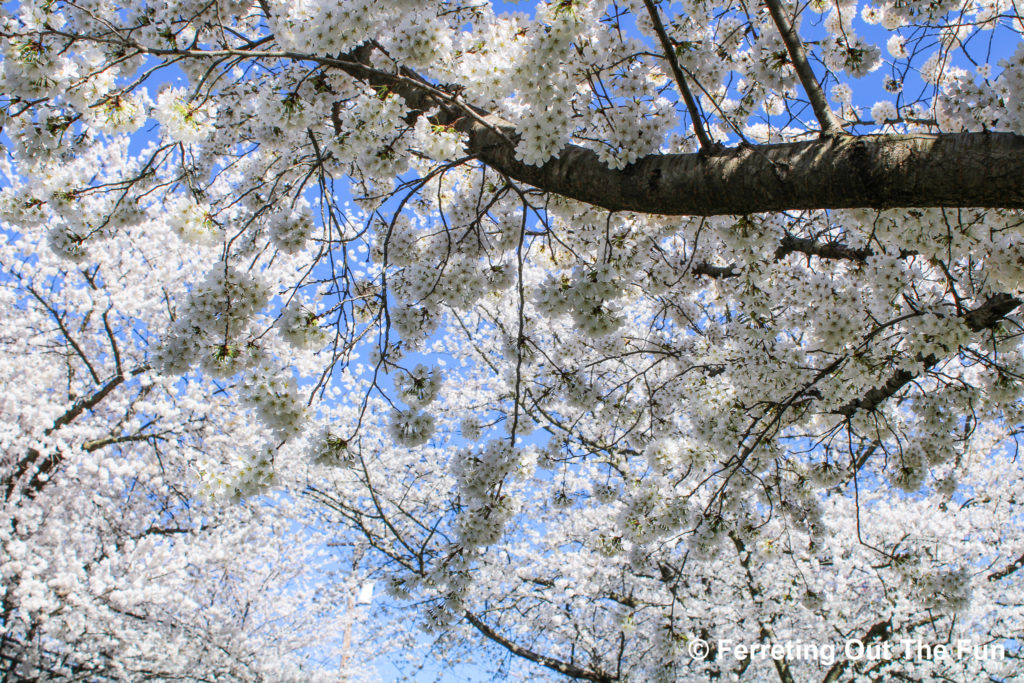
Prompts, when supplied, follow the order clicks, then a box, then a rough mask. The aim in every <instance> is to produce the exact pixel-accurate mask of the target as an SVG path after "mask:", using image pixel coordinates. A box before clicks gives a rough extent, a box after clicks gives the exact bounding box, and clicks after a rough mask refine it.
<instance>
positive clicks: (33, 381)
mask: <svg viewBox="0 0 1024 683" xmlns="http://www.w3.org/2000/svg"><path fill="white" fill-rule="evenodd" d="M146 234H147V239H146V240H142V241H140V240H139V236H140V235H139V234H138V233H133V231H124V232H122V233H119V234H118V236H116V237H114V238H112V239H113V240H114V242H112V243H111V245H110V246H111V247H112V248H111V249H109V250H105V251H104V252H103V253H100V254H97V255H96V257H95V258H93V259H92V260H90V261H89V262H88V263H86V262H85V261H84V260H83V259H82V258H76V260H73V261H68V260H67V259H66V258H65V257H64V256H63V255H58V254H57V253H56V252H54V251H53V249H52V248H51V243H48V242H47V241H46V240H42V241H40V240H39V239H34V238H32V237H29V236H24V235H16V234H10V233H9V234H5V235H3V236H2V237H0V239H2V244H0V264H2V271H0V297H2V300H0V308H2V310H3V319H2V322H0V344H2V347H3V361H2V366H0V377H2V382H3V387H4V392H3V395H2V397H0V443H2V444H3V448H2V453H3V458H2V460H0V481H2V487H0V500H2V504H0V576H2V577H3V580H2V582H0V584H2V588H0V604H2V613H0V628H2V630H0V671H2V672H4V677H5V680H7V679H8V677H11V676H13V677H15V678H17V679H18V680H24V679H30V678H35V679H40V678H42V679H45V680H81V679H83V678H88V679H90V680H140V679H143V678H149V679H161V680H167V679H174V680H211V679H214V678H216V679H217V680H239V681H253V680H270V681H282V680H295V681H310V680H321V679H323V680H328V679H329V680H337V675H338V673H339V669H338V667H339V666H341V665H342V660H344V661H345V662H346V663H345V664H344V666H343V668H342V673H343V674H344V673H347V675H349V680H353V681H354V680H358V679H357V676H358V675H359V672H360V671H364V672H366V673H369V672H370V671H372V665H370V664H369V662H368V660H369V659H372V658H371V657H369V656H368V654H367V651H366V650H364V649H363V648H362V645H361V644H360V643H361V635H360V634H361V622H362V621H363V619H364V617H365V615H364V614H363V612H364V611H365V610H364V609H363V608H357V607H356V605H355V603H354V602H353V601H352V600H351V599H350V598H351V596H353V595H354V594H355V591H358V590H359V584H358V581H359V576H358V575H353V574H352V573H351V572H350V569H351V566H350V564H349V563H348V561H347V560H346V559H345V557H344V555H343V554H342V552H341V551H342V550H343V549H335V548H332V547H331V545H330V544H332V543H334V542H335V541H336V540H337V535H336V534H335V533H333V532H331V533H325V531H324V526H323V524H322V520H320V519H318V517H317V515H316V514H315V511H314V510H311V509H310V506H309V505H308V504H304V502H303V499H301V498H298V499H297V498H294V497H288V496H284V497H282V496H281V495H280V494H278V495H276V496H274V497H264V498H258V499H252V500H250V501H248V502H246V503H244V504H233V503H231V502H230V501H225V500H222V501H218V500H216V499H214V498H213V497H211V495H210V489H211V487H212V488H219V489H224V488H226V487H228V486H229V485H231V482H230V481H228V480H223V481H220V480H218V477H220V476H221V475H222V473H230V474H231V475H232V477H234V478H237V479H238V481H239V482H240V484H239V485H241V486H249V485H250V484H249V483H247V481H248V480H246V479H245V477H246V473H250V475H249V476H258V473H259V472H260V470H259V468H258V467H256V466H255V465H254V464H249V463H237V462H236V460H237V459H238V458H239V457H254V456H255V457H259V454H260V453H264V454H265V453H266V451H267V448H266V446H265V445H264V440H266V439H272V438H273V437H272V435H271V434H270V432H269V430H268V429H266V428H262V427H260V426H259V424H258V423H256V421H255V419H254V417H253V416H252V414H251V413H252V409H251V408H249V407H248V406H247V405H246V404H244V403H239V402H238V401H236V400H235V399H234V398H232V395H231V393H230V392H227V391H224V390H217V389H216V388H215V387H214V386H212V385H210V384H208V383H204V382H202V381H198V380H197V378H196V377H186V378H178V377H172V376H161V375H159V374H157V373H156V371H155V370H154V368H153V354H152V353H151V351H152V349H150V348H149V347H150V344H149V342H148V339H149V337H151V336H152V335H160V334H163V333H164V332H166V328H167V326H168V325H169V324H170V321H171V320H172V319H173V314H174V309H173V307H172V306H171V301H172V299H171V298H170V293H171V292H173V291H174V289H175V288H176V287H177V286H179V285H180V281H181V279H182V277H184V276H185V274H187V273H189V272H191V271H190V270H189V269H188V268H186V266H187V265H189V264H192V263H194V262H195V261H196V260H198V259H202V258H203V257H204V253H203V251H202V250H197V249H196V248H195V247H194V245H191V244H189V243H188V242H184V241H182V240H181V239H180V238H179V237H177V236H176V235H175V233H174V232H173V230H171V229H170V228H169V227H167V226H166V225H165V224H162V223H161V222H159V221H154V222H151V223H149V224H148V225H147V226H146ZM150 238H157V239H156V240H155V241H150ZM79 256H81V255H79ZM254 423H255V424H254ZM277 457H279V458H280V457H285V454H283V453H278V454H277ZM232 481H234V479H232ZM262 483H265V482H261V484H262ZM228 493H229V495H233V494H234V488H231V490H230V491H229V492H228ZM353 629H355V634H356V639H355V640H352V637H351V635H350V636H349V638H348V642H344V634H345V633H349V634H351V633H352V631H353Z"/></svg>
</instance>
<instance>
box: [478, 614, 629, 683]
mask: <svg viewBox="0 0 1024 683" xmlns="http://www.w3.org/2000/svg"><path fill="white" fill-rule="evenodd" d="M463 616H464V617H466V621H468V622H469V623H471V624H472V625H473V627H474V628H476V630H478V631H480V633H482V634H483V635H485V636H486V637H487V638H489V639H490V640H493V641H494V642H495V643H497V644H498V645H501V646H502V647H503V648H505V649H506V650H508V651H509V652H511V653H512V654H514V655H516V656H517V657H522V658H523V659H528V660H530V661H531V662H534V663H536V664H540V665H541V666H544V667H547V668H549V669H551V670H552V671H557V672H558V673H560V674H562V675H564V676H569V677H570V678H577V679H580V680H584V681H598V682H599V683H610V682H611V681H614V680H616V678H615V676H612V675H611V674H607V673H605V672H603V671H591V670H590V669H582V668H580V667H578V666H576V665H575V664H569V663H566V662H563V661H561V660H558V659H554V658H553V657H548V656H546V655H542V654H538V653H536V652H534V651H533V650H529V649H527V648H525V647H523V646H521V645H517V644H515V643H514V642H512V641H511V640H509V639H508V638H505V637H504V636H502V635H501V634H500V633H498V632H497V631H495V630H494V629H493V628H491V627H490V626H488V625H487V624H486V623H484V622H483V621H481V620H480V619H478V618H477V617H476V616H474V615H473V614H471V613H470V612H465V613H464V614H463Z"/></svg>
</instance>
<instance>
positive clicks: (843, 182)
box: [130, 44, 1024, 216]
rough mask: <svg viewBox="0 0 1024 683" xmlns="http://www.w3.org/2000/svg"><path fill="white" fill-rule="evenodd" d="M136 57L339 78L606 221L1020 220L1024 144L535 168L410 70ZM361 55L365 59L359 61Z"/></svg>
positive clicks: (831, 145)
mask: <svg viewBox="0 0 1024 683" xmlns="http://www.w3.org/2000/svg"><path fill="white" fill-rule="evenodd" d="M130 47H131V48H132V49H136V50H138V51H139V52H140V53H142V54H152V55H156V56H180V57H198V58H210V57H220V56H229V55H237V56H244V57H249V58H252V59H287V60H293V61H299V62H303V61H306V62H313V63H317V64H322V65H324V66H328V67H332V68H337V69H339V70H341V71H344V72H345V73H347V74H348V75H349V76H351V77H353V78H355V79H357V80H359V81H362V82H364V83H366V84H367V85H370V86H373V87H378V88H387V89H388V90H390V91H392V92H394V93H397V94H398V95H399V96H401V97H402V98H403V99H404V100H405V102H406V104H407V106H408V107H409V108H410V109H411V110H413V111H412V114H413V115H415V113H416V112H426V111H430V110H436V113H435V114H434V115H433V116H431V117H430V120H431V122H432V123H434V124H437V125H450V126H454V127H455V129H456V130H458V131H460V132H462V133H464V134H466V136H467V150H468V152H469V155H470V156H474V157H476V158H477V159H479V160H480V161H481V162H483V163H484V164H486V165H488V166H490V167H491V168H492V169H494V170H496V171H498V172H499V173H504V174H505V175H506V176H508V177H509V178H512V179H514V180H517V181H519V182H522V183H526V184H529V185H532V186H534V187H536V188H539V189H541V190H544V191H547V192H553V193H555V194H560V195H562V196H564V197H569V198H571V199H576V200H579V201H581V202H585V203H587V204H590V205H592V206H596V207H600V208H604V209H608V210H610V211H635V212H638V213H646V214H660V215H672V216H681V215H689V216H718V215H737V214H749V213H763V212H780V211H803V210H815V209H894V208H936V207H960V208H962V207H972V208H1003V209H1022V208H1024V183H1022V182H1020V179H1021V178H1022V177H1024V137H1021V136H1018V135H1015V134H1013V133H987V132H983V133H942V134H923V133H921V134H910V135H863V136H856V137H855V136H849V135H840V136H827V137H823V138H821V139H818V140H806V141H801V142H786V143H779V144H769V145H741V146H739V147H730V148H723V149H716V150H715V151H713V152H711V153H704V152H701V153H697V154H651V155H648V156H646V157H643V158H641V159H639V160H638V161H636V162H635V163H633V164H631V165H629V166H627V167H626V168H624V169H621V170H614V169H611V168H609V167H608V166H607V165H606V164H605V163H604V162H602V161H601V160H600V158H599V157H598V155H597V153H596V152H594V151H593V150H590V149H587V148H584V147H579V146H577V145H566V146H565V147H564V148H563V149H562V151H561V153H559V154H558V155H556V156H555V157H554V158H552V159H551V160H549V161H548V162H546V163H544V164H541V165H540V166H531V165H529V164H525V163H523V162H522V161H520V160H519V159H517V158H516V145H517V144H518V141H519V135H518V133H516V130H515V126H514V125H513V124H511V123H510V122H508V121H506V120H504V119H502V118H501V117H500V116H496V115H494V114H491V113H489V112H487V111H486V110H484V109H481V108H479V107H474V106H472V105H470V104H468V103H466V102H463V101H462V99H461V97H460V96H459V95H458V94H456V93H457V92H458V90H459V89H458V88H457V87H452V86H435V85H432V84H430V83H429V82H427V81H426V80H425V79H423V78H421V77H419V76H418V75H416V74H415V73H414V72H412V71H410V70H409V69H404V68H403V69H400V70H398V71H391V72H389V71H383V70H381V69H376V68H374V67H372V66H370V64H369V59H368V56H361V57H362V61H359V60H357V59H355V58H353V57H352V55H353V54H355V52H359V51H360V50H362V49H361V48H357V50H356V51H355V52H354V53H350V55H343V56H342V57H340V58H331V57H319V56H316V55H310V54H303V53H297V52H286V51H276V52H275V51H254V50H162V49H153V48H145V47H143V46H138V45H134V44H132V45H130ZM362 52H363V53H366V52H367V51H366V50H362Z"/></svg>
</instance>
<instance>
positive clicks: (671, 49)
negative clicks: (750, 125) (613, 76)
mask: <svg viewBox="0 0 1024 683" xmlns="http://www.w3.org/2000/svg"><path fill="white" fill-rule="evenodd" d="M644 5H645V6H646V7H647V14H648V15H650V17H651V23H652V24H654V31H655V33H657V34H658V40H660V41H661V48H662V49H663V50H664V51H665V58H666V59H667V60H668V64H669V66H670V67H671V68H672V75H673V76H674V77H675V79H676V85H677V86H678V87H679V94H680V95H682V96H683V101H684V102H685V103H686V109H687V110H688V111H689V112H690V120H691V121H693V132H694V133H696V135H697V140H698V141H700V148H701V150H703V151H705V152H708V151H711V150H712V149H713V148H714V146H715V143H714V141H713V140H712V139H711V136H710V135H708V132H707V130H705V129H704V120H703V118H702V117H701V114H700V109H699V108H698V107H697V101H696V100H695V99H693V93H692V92H690V86H688V85H687V84H686V77H685V76H683V70H682V69H681V68H679V59H678V58H677V57H676V48H675V45H673V44H672V39H671V38H669V36H668V33H667V32H666V31H665V26H664V24H662V23H661V15H660V14H658V8H657V7H655V6H654V1H653V0H644Z"/></svg>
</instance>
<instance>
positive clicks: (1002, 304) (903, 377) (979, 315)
mask: <svg viewBox="0 0 1024 683" xmlns="http://www.w3.org/2000/svg"><path fill="white" fill-rule="evenodd" d="M1020 304H1021V302H1020V300H1019V299H1017V298H1015V297H1013V296H1011V295H1009V294H994V295H992V296H990V297H989V298H988V299H986V300H985V302H984V303H982V304H981V305H980V306H978V307H977V308H975V309H973V310H970V311H968V312H967V313H964V314H963V316H961V318H962V319H963V321H964V324H966V325H967V327H968V328H969V329H970V330H971V331H972V332H981V331H982V330H987V329H989V328H992V327H995V326H996V324H998V323H999V321H1001V320H1002V319H1003V318H1004V317H1006V316H1007V315H1009V314H1010V313H1011V312H1012V311H1013V310H1014V309H1015V308H1017V307H1018V306H1020ZM918 360H919V361H920V362H921V363H922V364H923V365H924V369H925V370H928V369H930V368H932V367H934V366H935V365H937V364H938V362H939V358H938V357H937V356H935V355H934V354H930V355H928V356H921V357H919V358H918ZM917 377H918V373H915V372H912V371H910V370H897V371H896V372H895V373H893V374H892V375H891V376H890V377H889V379H888V380H886V382H885V384H883V385H881V386H878V387H874V388H873V389H871V390H870V391H868V392H867V393H866V394H864V395H863V396H861V397H860V398H858V399H855V400H853V401H850V402H848V403H846V404H845V405H843V406H841V407H840V408H837V409H836V410H835V411H833V412H835V413H836V414H839V415H844V416H846V417H852V416H853V414H854V413H856V412H857V411H858V410H865V411H872V410H875V409H877V408H878V407H879V406H880V405H882V403H884V402H885V401H887V400H888V399H890V398H892V397H893V396H895V395H896V392H898V391H899V390H900V389H902V388H903V387H905V386H906V385H908V384H910V382H912V381H913V380H915V379H916V378H917Z"/></svg>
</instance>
